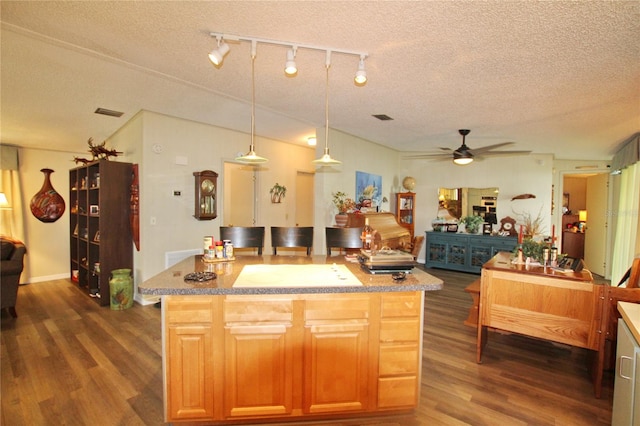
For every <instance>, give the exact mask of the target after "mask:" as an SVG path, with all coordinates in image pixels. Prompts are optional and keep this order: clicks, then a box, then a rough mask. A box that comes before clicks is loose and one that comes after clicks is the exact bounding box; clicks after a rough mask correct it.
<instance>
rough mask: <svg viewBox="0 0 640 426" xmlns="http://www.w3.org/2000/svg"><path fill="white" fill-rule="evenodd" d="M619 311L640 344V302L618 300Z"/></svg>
mask: <svg viewBox="0 0 640 426" xmlns="http://www.w3.org/2000/svg"><path fill="white" fill-rule="evenodd" d="M618 311H619V312H620V315H622V318H624V320H625V322H626V323H627V325H628V326H629V331H631V334H633V337H635V338H636V342H638V344H639V345H640V304H638V303H629V302H618Z"/></svg>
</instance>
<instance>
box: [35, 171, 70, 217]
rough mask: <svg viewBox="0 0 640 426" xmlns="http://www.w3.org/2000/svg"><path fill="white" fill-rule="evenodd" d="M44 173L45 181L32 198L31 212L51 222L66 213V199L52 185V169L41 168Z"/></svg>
mask: <svg viewBox="0 0 640 426" xmlns="http://www.w3.org/2000/svg"><path fill="white" fill-rule="evenodd" d="M40 171H41V172H42V173H44V183H43V184H42V188H40V191H38V192H37V193H36V195H34V196H33V198H31V204H30V207H31V214H33V215H34V216H35V217H36V219H38V220H39V221H41V222H45V223H50V222H55V221H56V220H58V219H60V216H62V214H63V213H64V209H65V204H64V199H63V198H62V196H61V195H60V194H58V192H57V191H56V190H55V189H53V185H51V178H50V176H51V173H53V170H51V169H41V170H40Z"/></svg>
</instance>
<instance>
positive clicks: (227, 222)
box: [220, 161, 258, 226]
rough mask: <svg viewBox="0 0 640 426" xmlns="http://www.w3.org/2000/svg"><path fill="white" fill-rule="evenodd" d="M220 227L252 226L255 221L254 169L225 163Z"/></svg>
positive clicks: (255, 182)
mask: <svg viewBox="0 0 640 426" xmlns="http://www.w3.org/2000/svg"><path fill="white" fill-rule="evenodd" d="M222 181H223V182H224V186H223V189H224V193H223V213H222V220H221V221H220V224H221V225H222V226H254V225H255V224H256V221H257V217H258V212H257V203H256V194H257V191H256V184H257V176H256V172H255V168H254V167H251V166H247V165H244V164H239V163H232V162H227V161H225V163H224V175H223V179H222Z"/></svg>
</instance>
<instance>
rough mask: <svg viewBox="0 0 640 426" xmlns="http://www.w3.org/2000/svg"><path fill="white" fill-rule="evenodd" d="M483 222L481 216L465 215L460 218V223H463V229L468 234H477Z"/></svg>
mask: <svg viewBox="0 0 640 426" xmlns="http://www.w3.org/2000/svg"><path fill="white" fill-rule="evenodd" d="M483 222H484V219H483V218H482V216H465V217H463V218H462V219H460V223H463V224H464V229H465V231H467V233H469V234H477V233H478V231H479V230H480V225H482V223H483Z"/></svg>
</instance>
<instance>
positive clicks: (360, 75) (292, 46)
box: [209, 32, 369, 86]
mask: <svg viewBox="0 0 640 426" xmlns="http://www.w3.org/2000/svg"><path fill="white" fill-rule="evenodd" d="M209 35H210V36H211V37H215V38H216V40H218V48H217V49H214V50H213V51H212V52H211V53H209V59H210V60H211V62H213V64H214V65H215V66H217V67H219V66H221V65H222V61H223V59H224V56H225V55H226V54H227V53H229V46H228V45H227V44H226V43H225V42H224V40H227V41H229V40H232V41H250V42H251V43H265V44H274V45H277V46H285V47H287V48H288V50H287V62H286V64H285V70H284V72H285V74H286V75H287V76H294V75H296V74H297V72H298V67H297V66H296V61H295V59H296V54H297V51H298V49H310V50H322V51H325V52H333V53H340V54H344V55H354V56H358V57H359V58H360V61H359V63H358V71H357V72H356V76H355V79H354V82H355V84H356V85H357V86H363V85H364V84H365V83H366V82H367V72H366V71H365V69H364V60H365V59H366V58H367V57H368V56H369V54H368V53H365V52H355V51H352V50H343V49H333V48H328V47H321V46H313V45H309V44H299V43H292V42H288V41H278V40H270V39H265V38H254V37H243V36H238V35H233V34H222V33H213V32H212V33H209Z"/></svg>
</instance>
